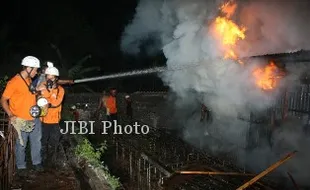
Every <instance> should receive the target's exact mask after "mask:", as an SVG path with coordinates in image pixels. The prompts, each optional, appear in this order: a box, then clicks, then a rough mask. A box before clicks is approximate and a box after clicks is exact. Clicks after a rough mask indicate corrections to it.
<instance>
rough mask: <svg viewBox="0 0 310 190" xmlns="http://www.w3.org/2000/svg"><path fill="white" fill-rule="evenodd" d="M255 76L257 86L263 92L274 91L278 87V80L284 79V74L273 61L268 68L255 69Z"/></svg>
mask: <svg viewBox="0 0 310 190" xmlns="http://www.w3.org/2000/svg"><path fill="white" fill-rule="evenodd" d="M253 75H254V77H255V79H256V85H257V86H259V87H260V88H261V89H263V90H272V89H274V88H275V87H276V86H277V83H278V79H279V78H282V76H283V73H281V72H280V69H279V68H278V67H277V66H276V64H275V63H274V62H273V61H270V62H269V64H268V65H267V66H266V67H264V68H258V69H255V70H254V72H253Z"/></svg>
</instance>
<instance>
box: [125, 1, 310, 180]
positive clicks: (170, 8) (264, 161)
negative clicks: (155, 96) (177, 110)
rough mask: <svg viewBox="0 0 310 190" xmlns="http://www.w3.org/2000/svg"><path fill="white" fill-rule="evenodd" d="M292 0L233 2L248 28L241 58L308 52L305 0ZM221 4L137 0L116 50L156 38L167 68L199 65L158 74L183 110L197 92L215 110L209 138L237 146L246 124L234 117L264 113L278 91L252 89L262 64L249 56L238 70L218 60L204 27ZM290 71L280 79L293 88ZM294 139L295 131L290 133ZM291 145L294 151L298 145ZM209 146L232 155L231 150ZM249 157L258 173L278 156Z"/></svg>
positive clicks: (260, 152)
mask: <svg viewBox="0 0 310 190" xmlns="http://www.w3.org/2000/svg"><path fill="white" fill-rule="evenodd" d="M298 2H299V3H298ZM298 2H293V1H292V2H291V1H247V2H245V3H243V4H238V5H239V9H238V10H237V12H236V14H235V17H234V20H235V21H236V22H237V23H239V24H241V25H244V26H246V27H247V33H246V38H245V39H244V40H242V41H240V43H239V44H238V46H237V47H236V49H237V52H238V54H239V55H240V56H242V57H247V56H251V55H260V54H269V53H279V52H289V51H292V50H296V49H309V47H308V46H310V43H309V42H308V41H307V40H306V39H307V35H308V34H309V32H310V29H309V28H310V27H307V28H305V26H306V25H307V22H306V21H307V17H306V13H307V12H306V11H305V10H306V9H305V10H303V9H302V8H304V7H305V5H304V2H303V1H302V2H301V1H298ZM220 3H222V2H221V1H215V0H214V1H206V0H141V1H140V3H139V5H138V7H137V9H136V15H135V17H134V19H133V21H132V23H130V24H129V25H128V26H127V27H126V28H125V31H124V35H123V39H122V44H121V48H122V49H123V51H124V52H126V53H139V52H140V45H141V44H142V43H143V41H144V40H146V39H148V38H154V39H157V40H159V41H160V43H158V44H159V46H157V47H156V48H158V50H162V51H163V52H164V55H165V56H166V58H167V66H168V67H174V66H176V65H191V64H193V63H195V64H196V63H199V64H200V66H199V67H195V68H194V67H193V68H191V69H186V70H180V71H174V72H166V73H164V74H162V75H161V77H162V79H163V81H164V82H165V83H166V84H167V85H169V87H170V88H171V89H172V91H173V92H175V93H176V94H177V96H178V98H179V99H178V101H177V106H178V107H182V105H186V106H188V105H189V102H191V101H192V98H187V97H189V96H192V95H193V92H194V94H195V95H197V96H198V95H201V94H202V96H201V97H200V98H199V99H200V101H202V102H204V103H205V104H206V105H208V107H209V108H211V110H212V111H214V113H216V115H215V118H214V123H213V125H212V126H211V127H210V133H214V134H220V137H219V138H220V140H224V141H227V142H229V143H232V144H236V145H237V146H243V145H244V140H242V139H240V136H242V135H245V133H246V131H247V123H246V122H243V123H242V122H241V121H240V120H238V119H237V118H238V116H239V115H240V114H241V115H249V111H250V110H256V111H258V112H259V111H263V110H265V109H267V108H268V107H270V106H271V105H272V104H273V103H274V101H275V99H276V98H277V96H278V95H279V92H274V93H272V95H271V94H266V93H263V92H262V91H261V90H259V89H258V88H257V86H256V85H255V81H254V78H253V74H252V71H253V69H254V68H255V67H257V66H258V65H261V64H262V63H266V62H267V60H264V59H255V60H254V59H252V60H249V61H248V62H247V63H246V65H245V66H240V65H239V64H238V63H235V62H234V61H229V60H222V59H219V58H220V57H223V55H222V53H221V51H219V49H220V47H219V44H218V43H217V41H216V40H215V39H213V38H212V36H211V35H209V33H208V32H209V27H210V23H211V22H212V21H213V20H214V18H215V17H216V16H217V14H218V7H219V5H220ZM297 9H299V11H298V10H297ZM153 48H154V47H153ZM288 69H289V71H290V72H291V75H290V76H289V77H288V78H287V80H286V82H290V83H291V84H292V83H294V82H295V81H296V79H297V78H298V77H299V75H300V72H301V71H302V70H303V69H301V70H299V69H296V68H295V67H292V68H291V67H288ZM283 82H284V80H283ZM187 100H188V101H187ZM184 101H185V102H187V103H184ZM180 102H181V104H182V105H181V104H180ZM185 110H186V109H185ZM182 111H184V109H182ZM183 115H184V114H183ZM183 118H184V117H183ZM187 122H188V124H189V123H191V125H189V126H190V127H192V126H193V125H195V124H193V122H196V123H197V122H198V121H194V120H190V121H187ZM198 123H199V122H198ZM192 130H193V129H192V128H187V133H192V134H197V132H196V131H192ZM277 134H278V135H277V136H276V137H275V139H279V138H280V137H283V136H286V135H287V136H289V135H290V133H288V132H281V133H277ZM295 134H298V135H299V134H300V133H297V132H296V131H295ZM298 135H295V136H298ZM292 138H293V137H292ZM290 139H291V138H290ZM304 139H305V138H304ZM284 141H285V138H284ZM276 142H279V141H278V140H276ZM286 143H288V144H290V145H296V144H294V141H293V140H287V142H286ZM292 143H293V144H292ZM209 148H210V147H209ZM291 148H292V149H293V148H299V149H300V147H298V146H297V145H296V146H291ZM211 149H213V150H214V151H219V149H221V150H220V151H226V152H231V151H233V148H232V147H230V146H222V147H216V148H215V147H211ZM215 149H217V150H215ZM290 151H292V150H290ZM281 152H282V153H283V150H282V151H281ZM240 154H243V153H240ZM249 156H253V157H256V158H260V161H261V162H260V163H259V162H254V163H252V166H253V167H255V169H262V168H266V167H268V165H269V164H271V163H270V161H274V160H276V159H279V156H283V155H282V154H281V155H280V154H276V153H275V151H274V150H271V149H270V148H268V146H265V147H263V148H260V149H255V150H253V151H252V155H249ZM270 157H272V158H274V159H270ZM303 158H305V157H303ZM307 158H309V156H308V157H307ZM239 162H243V161H242V160H239ZM293 163H295V165H293V166H292V165H290V168H294V166H296V167H295V168H294V169H293V170H294V171H293V173H294V172H295V173H294V175H296V177H297V176H298V177H299V179H300V181H302V179H303V178H302V177H301V176H304V177H305V176H306V175H302V173H303V172H305V173H306V172H307V171H304V170H302V168H301V167H300V164H296V163H297V162H293ZM253 164H254V165H253ZM307 177H309V176H307Z"/></svg>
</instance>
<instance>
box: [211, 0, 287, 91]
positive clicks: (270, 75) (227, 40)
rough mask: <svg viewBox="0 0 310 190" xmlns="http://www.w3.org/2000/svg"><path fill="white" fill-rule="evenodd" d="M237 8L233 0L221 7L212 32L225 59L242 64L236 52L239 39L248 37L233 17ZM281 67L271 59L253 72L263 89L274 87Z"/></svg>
mask: <svg viewBox="0 0 310 190" xmlns="http://www.w3.org/2000/svg"><path fill="white" fill-rule="evenodd" d="M236 9H237V4H236V3H235V2H233V0H230V1H228V2H227V3H225V4H223V5H222V6H221V7H220V12H221V14H220V16H218V17H216V19H215V20H214V21H213V23H212V25H211V26H212V27H211V32H212V34H213V36H214V37H215V38H216V40H217V41H218V42H219V44H220V46H221V49H222V50H223V58H224V59H232V60H235V61H237V62H239V63H240V64H243V62H242V61H241V59H240V58H239V56H238V54H237V53H236V51H235V49H236V45H237V43H238V41H239V40H244V39H245V38H246V34H245V32H246V30H247V29H246V27H243V26H238V25H237V24H236V23H235V22H234V21H233V20H232V19H231V17H232V16H233V15H234V13H235V11H236ZM278 72H279V68H278V67H277V66H276V64H275V63H274V62H273V61H271V62H270V63H269V64H268V65H267V66H266V67H263V68H258V69H256V70H255V71H254V72H253V75H254V77H255V79H256V80H255V82H256V85H257V86H258V87H260V88H261V89H263V90H271V89H274V88H275V87H276V85H277V82H278V80H277V79H279V78H281V77H282V76H283V75H282V74H281V75H279V73H278Z"/></svg>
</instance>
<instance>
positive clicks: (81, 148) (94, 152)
mask: <svg viewBox="0 0 310 190" xmlns="http://www.w3.org/2000/svg"><path fill="white" fill-rule="evenodd" d="M77 140H78V145H77V147H76V149H75V155H76V156H77V157H78V159H79V160H86V161H87V162H88V163H89V164H91V165H92V166H94V167H95V168H96V169H98V170H99V171H100V173H101V174H102V175H103V176H104V177H105V179H106V180H107V182H108V183H109V184H110V186H111V187H112V189H117V188H118V187H120V181H119V178H116V177H115V176H113V175H111V174H110V172H109V169H108V168H107V167H106V166H104V165H103V162H101V161H100V158H101V157H102V154H103V153H104V152H105V151H106V150H107V143H106V141H104V142H103V143H101V144H100V146H99V147H98V148H97V149H95V148H94V147H93V146H92V144H91V143H90V142H89V140H88V139H87V138H84V137H83V136H81V135H77Z"/></svg>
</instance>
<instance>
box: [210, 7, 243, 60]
mask: <svg viewBox="0 0 310 190" xmlns="http://www.w3.org/2000/svg"><path fill="white" fill-rule="evenodd" d="M236 8H237V4H236V3H234V2H232V1H229V2H227V3H225V4H224V5H222V6H221V7H220V11H221V13H222V15H224V16H218V17H217V18H216V19H215V21H214V34H215V37H216V38H217V40H218V41H219V42H220V43H221V46H222V48H223V49H224V59H233V60H236V61H238V62H239V63H242V61H240V60H239V58H238V56H237V54H236V52H235V51H234V49H235V46H236V44H237V42H238V40H240V39H241V40H243V39H245V31H246V28H245V27H239V26H238V25H237V24H236V23H234V22H233V21H232V20H231V19H230V17H231V16H232V15H233V14H234V13H235V11H236Z"/></svg>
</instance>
